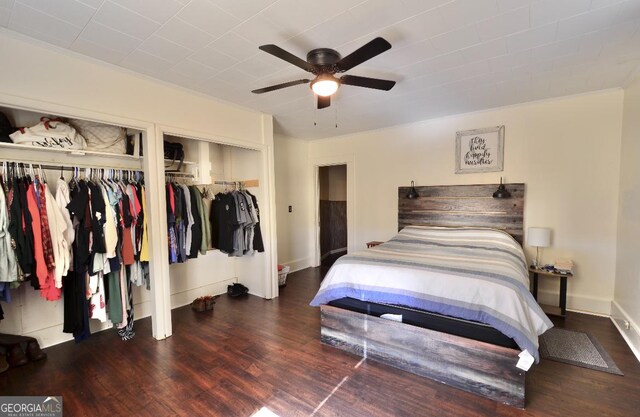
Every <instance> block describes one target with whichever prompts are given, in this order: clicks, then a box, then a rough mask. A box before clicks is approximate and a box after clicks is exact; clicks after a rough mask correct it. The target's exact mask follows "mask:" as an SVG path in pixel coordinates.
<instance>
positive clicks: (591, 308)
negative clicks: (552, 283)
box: [538, 290, 611, 317]
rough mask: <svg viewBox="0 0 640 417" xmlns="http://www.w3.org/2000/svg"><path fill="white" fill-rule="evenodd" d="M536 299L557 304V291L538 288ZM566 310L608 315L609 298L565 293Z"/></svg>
mask: <svg viewBox="0 0 640 417" xmlns="http://www.w3.org/2000/svg"><path fill="white" fill-rule="evenodd" d="M538 301H539V302H540V303H543V304H550V305H558V301H559V300H558V293H557V292H553V291H546V290H542V291H541V290H538ZM567 310H570V311H576V312H579V313H586V314H593V315H596V316H604V317H609V316H610V315H611V300H607V299H605V298H595V297H585V296H581V295H571V294H567Z"/></svg>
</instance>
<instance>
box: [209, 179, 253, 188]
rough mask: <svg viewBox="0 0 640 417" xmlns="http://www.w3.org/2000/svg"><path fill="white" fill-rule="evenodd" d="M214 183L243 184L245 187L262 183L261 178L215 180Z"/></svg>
mask: <svg viewBox="0 0 640 417" xmlns="http://www.w3.org/2000/svg"><path fill="white" fill-rule="evenodd" d="M213 183H214V184H216V185H241V186H242V187H244V188H247V187H258V186H259V185H260V182H259V180H245V181H223V180H214V181H213Z"/></svg>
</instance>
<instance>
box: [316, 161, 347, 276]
mask: <svg viewBox="0 0 640 417" xmlns="http://www.w3.org/2000/svg"><path fill="white" fill-rule="evenodd" d="M318 186H319V206H318V213H319V229H320V233H319V248H320V265H321V266H323V267H327V268H328V267H331V266H332V265H333V263H334V262H335V261H336V260H337V259H338V258H340V257H341V256H343V255H345V254H346V253H347V241H348V239H347V238H348V236H347V165H346V164H342V165H329V166H321V167H318Z"/></svg>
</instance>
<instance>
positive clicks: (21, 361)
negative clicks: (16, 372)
mask: <svg viewBox="0 0 640 417" xmlns="http://www.w3.org/2000/svg"><path fill="white" fill-rule="evenodd" d="M7 362H8V363H9V365H10V366H22V365H26V364H27V363H29V359H27V356H26V355H25V354H24V351H23V350H22V348H21V347H20V345H19V344H17V345H13V346H12V347H11V348H10V349H9V354H8V355H7Z"/></svg>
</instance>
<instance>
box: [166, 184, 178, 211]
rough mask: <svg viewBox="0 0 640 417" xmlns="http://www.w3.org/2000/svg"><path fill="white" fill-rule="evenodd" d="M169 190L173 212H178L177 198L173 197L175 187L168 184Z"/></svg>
mask: <svg viewBox="0 0 640 417" xmlns="http://www.w3.org/2000/svg"><path fill="white" fill-rule="evenodd" d="M167 190H169V204H170V205H171V212H172V213H175V212H176V196H175V195H173V187H172V186H171V184H167Z"/></svg>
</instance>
